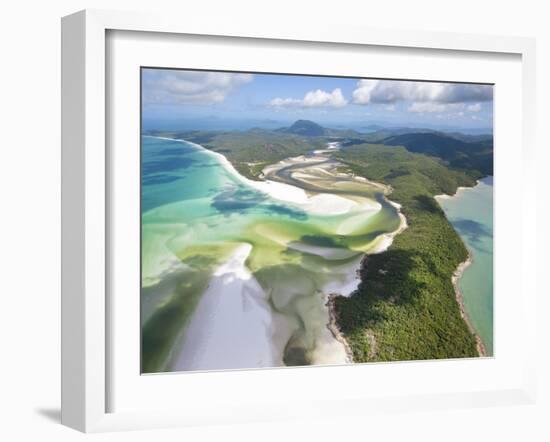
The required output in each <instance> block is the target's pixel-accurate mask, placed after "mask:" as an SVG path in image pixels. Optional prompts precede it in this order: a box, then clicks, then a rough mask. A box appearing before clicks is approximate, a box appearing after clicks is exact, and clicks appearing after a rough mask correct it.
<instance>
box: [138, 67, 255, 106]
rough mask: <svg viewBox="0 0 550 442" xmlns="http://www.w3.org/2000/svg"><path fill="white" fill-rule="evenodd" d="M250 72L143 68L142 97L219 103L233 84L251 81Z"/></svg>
mask: <svg viewBox="0 0 550 442" xmlns="http://www.w3.org/2000/svg"><path fill="white" fill-rule="evenodd" d="M252 78H253V76H252V75H251V74H232V73H226V72H199V71H178V70H166V69H157V70H145V71H144V72H143V100H144V102H145V103H159V104H210V103H219V102H222V101H224V100H225V97H226V96H227V95H228V94H229V93H230V92H231V91H232V90H233V89H235V88H236V87H238V86H240V85H242V84H245V83H248V82H250V81H252Z"/></svg>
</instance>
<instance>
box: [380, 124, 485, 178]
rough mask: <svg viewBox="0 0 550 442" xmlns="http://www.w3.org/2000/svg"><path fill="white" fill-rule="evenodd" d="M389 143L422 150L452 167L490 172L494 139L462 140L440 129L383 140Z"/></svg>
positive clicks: (412, 150)
mask: <svg viewBox="0 0 550 442" xmlns="http://www.w3.org/2000/svg"><path fill="white" fill-rule="evenodd" d="M382 143H383V144H385V145H388V146H405V147H406V148H407V150H409V151H410V152H417V153H424V154H426V155H431V156H435V157H438V158H441V159H442V160H444V161H446V162H447V164H449V165H450V166H451V167H454V168H461V169H464V170H468V171H474V172H476V173H481V174H483V175H492V174H493V141H492V138H491V139H488V140H484V139H482V140H481V141H473V140H472V139H469V140H468V141H464V139H462V140H460V139H458V138H455V137H452V136H448V135H443V134H439V133H409V134H402V135H395V136H391V137H388V138H386V139H384V140H382Z"/></svg>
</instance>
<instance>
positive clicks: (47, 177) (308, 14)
mask: <svg viewBox="0 0 550 442" xmlns="http://www.w3.org/2000/svg"><path fill="white" fill-rule="evenodd" d="M544 3H545V2H542V1H540V2H538V1H535V0H533V1H532V0H523V1H521V2H503V1H492V0H491V1H480V0H460V1H454V2H450V1H447V2H445V1H442V0H434V1H431V0H415V1H407V0H394V1H377V2H367V1H365V0H361V1H351V0H337V1H331V2H322V1H321V0H316V1H302V2H299V1H298V0H293V1H291V0H271V1H267V0H264V1H261V0H256V1H246V0H226V1H214V0H201V1H194V2H185V1H182V0H180V1H173V2H170V1H166V0H154V1H152V0H149V1H146V0H145V1H144V0H133V1H131V0H111V1H106V0H88V1H81V0H71V1H69V0H57V1H55V0H53V1H32V0H20V1H17V2H15V1H12V2H9V3H8V2H5V3H4V4H3V8H2V12H1V15H0V33H1V38H0V45H1V51H0V56H1V59H0V60H1V63H2V66H1V68H0V127H1V128H2V132H1V133H2V136H1V138H0V149H1V151H0V152H1V153H0V198H1V200H0V201H1V206H0V207H1V212H0V223H1V227H0V259H1V262H0V269H1V273H0V274H1V275H2V285H1V286H0V297H1V301H2V303H1V304H0V305H1V309H0V344H1V346H0V360H1V371H0V439H1V440H4V441H19V440H31V441H33V440H40V439H47V440H55V441H74V440H83V439H84V438H85V437H86V436H84V435H82V434H79V433H77V432H74V431H72V430H69V429H66V428H64V427H62V426H60V425H59V423H58V420H59V384H60V383H59V365H60V364H59V357H60V355H59V354H60V346H59V331H60V330H59V323H60V315H59V311H60V293H59V291H60V265H59V261H60V251H59V239H60V235H59V231H60V215H59V205H60V195H59V188H60V99H59V97H60V17H61V16H63V15H66V14H69V13H72V12H74V11H76V10H79V9H83V8H111V9H123V10H124V9H126V10H153V9H154V10H158V11H170V12H172V13H177V14H180V16H181V20H182V22H185V21H191V20H193V16H195V15H197V14H198V15H207V16H208V15H219V16H222V17H225V18H226V19H227V20H271V21H275V22H279V23H280V25H281V26H284V25H285V22H288V21H293V22H298V23H308V22H310V21H316V22H318V23H326V24H327V25H330V23H340V24H346V23H349V24H355V25H358V24H363V25H368V26H373V27H383V28H403V29H425V30H443V31H456V32H475V33H486V34H495V35H498V34H509V35H524V36H535V37H537V39H538V57H539V58H538V81H539V93H538V100H539V101H538V109H539V112H538V126H539V140H540V141H539V149H540V151H541V156H540V161H539V173H538V175H537V176H535V177H532V179H531V181H530V182H529V183H527V185H529V186H533V187H537V188H539V189H541V190H543V191H544V193H543V192H540V198H541V199H542V198H544V197H545V198H546V199H548V197H547V195H548V192H547V191H546V189H545V188H544V186H547V184H546V183H547V180H546V179H545V178H546V176H547V172H545V169H547V163H548V162H547V161H545V160H547V159H548V155H547V153H546V152H545V150H547V149H548V147H549V146H548V143H546V142H545V141H546V139H545V137H544V135H545V134H544V130H545V129H546V128H547V127H548V121H549V117H550V115H549V114H548V112H547V110H546V106H545V104H546V100H548V99H550V94H549V93H548V92H549V87H548V79H550V31H549V29H550V27H549V25H548V22H549V18H550V14H549V12H548V11H546V10H545V9H544ZM513 204H514V202H511V209H512V208H513ZM543 211H544V213H542V212H543ZM548 216H549V214H548V210H547V209H546V208H542V206H541V213H540V219H543V218H544V219H548ZM542 227H543V226H542V223H541V225H539V231H538V232H537V234H538V235H539V236H540V238H541V239H540V251H539V270H540V272H539V273H540V275H541V276H542V275H543V259H546V256H544V254H543V253H542V250H543V248H544V246H543V240H544V245H545V246H547V245H548V241H547V240H548V235H547V233H546V232H543V230H542ZM543 235H544V238H543ZM513 258H514V257H513V256H511V257H510V259H513ZM539 291H540V292H541V296H540V298H541V303H540V306H539V312H540V313H539V328H540V337H539V344H538V345H539V348H540V351H541V353H540V360H539V368H540V373H541V374H542V376H540V382H539V384H540V392H541V393H540V398H539V402H538V404H537V405H534V406H523V407H502V408H492V409H478V410H460V411H438V412H429V413H428V412H422V413H420V412H416V413H410V414H396V415H376V416H369V417H365V418H364V419H362V420H360V421H359V420H347V419H339V420H327V421H324V422H291V423H285V424H278V425H276V424H257V425H250V426H232V427H218V428H209V429H204V428H203V429H187V430H161V431H160V432H158V431H157V432H149V431H147V432H134V433H117V434H103V435H96V436H91V437H93V438H94V440H101V441H126V440H132V441H142V440H143V441H145V440H147V441H149V440H151V439H153V438H155V439H157V438H161V439H162V440H183V439H185V440H191V441H199V440H209V441H218V440H243V441H244V440H258V439H262V440H268V441H271V440H298V439H305V438H307V439H311V440H315V439H317V440H345V439H348V440H351V439H359V440H369V439H370V440H379V439H384V440H394V439H395V440H404V439H405V440H423V441H427V440H437V441H441V440H444V441H454V440H461V441H463V440H477V439H482V438H483V439H486V440H488V439H491V440H498V441H501V440H504V441H507V440H526V441H538V440H550V430H549V428H548V421H549V418H550V387H549V385H550V383H549V381H548V378H549V375H548V374H549V373H550V361H549V345H548V340H547V339H543V336H544V337H547V336H550V333H549V326H548V322H549V321H548V320H546V318H545V317H546V313H545V312H548V310H549V302H548V299H547V298H545V297H544V296H542V293H543V292H544V293H545V294H546V295H548V294H549V293H550V292H549V291H548V285H545V287H543V286H542V284H540V285H539ZM182 400H185V398H182Z"/></svg>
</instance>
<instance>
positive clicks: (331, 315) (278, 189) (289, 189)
mask: <svg viewBox="0 0 550 442" xmlns="http://www.w3.org/2000/svg"><path fill="white" fill-rule="evenodd" d="M145 136H148V137H151V138H157V139H163V140H168V141H176V142H181V143H187V144H190V145H192V146H195V147H197V148H199V149H201V150H203V151H204V152H206V153H207V154H209V155H211V156H214V157H216V158H217V159H218V160H219V162H220V163H221V164H222V165H223V166H224V167H225V168H226V169H227V170H228V171H230V172H231V173H232V175H234V176H235V177H236V178H237V179H239V180H240V181H242V182H244V183H245V184H247V185H249V186H251V187H253V188H255V189H257V190H259V191H262V192H264V193H266V194H268V195H269V196H271V197H272V198H274V199H278V200H280V201H284V202H286V203H291V204H292V203H294V204H298V205H300V206H301V207H302V208H303V209H305V210H306V211H309V212H313V213H323V214H327V215H334V214H343V213H349V212H350V211H352V210H353V209H355V208H356V207H357V205H358V203H355V204H349V202H347V204H343V203H342V202H341V201H340V200H344V201H346V200H345V199H344V198H341V197H338V196H335V195H331V194H328V193H327V194H319V195H316V196H313V197H312V196H310V195H308V194H307V193H306V191H305V190H304V189H302V188H300V187H297V186H292V185H290V184H286V183H279V182H277V181H272V180H269V179H265V178H264V179H263V180H262V181H253V180H250V179H248V178H246V177H244V176H242V175H241V174H240V173H239V172H238V171H237V170H236V169H235V167H234V166H233V164H232V163H231V162H230V161H229V159H227V158H226V157H225V156H224V155H223V154H221V153H218V152H214V151H211V150H209V149H206V148H205V147H203V146H201V145H200V144H197V143H193V142H189V141H186V140H184V139H177V138H168V137H159V136H151V135H145ZM329 149H331V150H333V149H335V147H332V148H330V147H329ZM285 160H292V157H290V158H288V159H285ZM339 175H347V176H351V177H352V178H353V179H354V180H357V181H360V182H364V183H365V184H369V185H371V186H373V187H376V188H377V189H380V191H381V192H382V193H383V194H384V195H383V198H384V200H385V201H386V202H387V203H388V204H390V205H391V206H393V207H394V208H395V209H396V211H397V215H398V217H399V219H400V222H399V226H398V227H397V228H396V229H395V230H394V231H392V232H389V233H384V234H381V235H380V236H379V237H378V238H377V239H376V240H375V243H374V245H373V247H372V249H371V250H369V252H368V253H364V254H363V255H362V257H361V259H360V261H359V266H358V267H357V268H353V269H350V273H352V274H353V279H354V280H355V281H357V284H354V288H353V290H351V287H350V284H349V283H348V284H344V285H342V286H341V287H338V286H337V287H332V288H331V289H329V290H327V292H329V293H328V294H327V293H326V292H325V296H326V300H327V301H326V303H325V304H324V305H325V307H326V308H327V323H326V328H327V329H328V330H329V331H330V333H331V335H332V337H333V338H334V340H335V341H336V342H338V343H339V344H340V345H342V347H343V350H344V352H345V359H344V360H342V363H353V352H352V350H351V347H350V345H349V343H348V342H347V340H346V337H345V336H344V334H343V333H342V331H341V330H340V327H339V325H338V318H337V313H336V309H335V307H334V299H335V298H336V297H338V296H343V297H349V296H352V294H353V293H354V292H355V290H356V289H357V286H358V284H359V283H360V277H359V274H360V271H361V269H362V267H363V265H364V262H365V258H366V257H367V256H368V255H371V254H378V253H382V252H384V251H386V250H387V249H388V248H389V247H390V246H391V244H392V243H393V240H394V238H395V236H396V235H398V234H400V233H401V232H403V231H404V230H405V229H406V228H407V227H408V224H407V220H406V218H405V215H403V213H401V211H400V209H401V205H400V204H398V203H395V202H393V201H391V200H389V199H388V197H387V196H388V195H389V194H390V193H391V192H392V190H393V189H392V188H391V186H387V185H384V184H382V183H378V182H374V181H370V180H367V179H366V178H363V177H360V176H356V175H355V174H344V173H339ZM380 207H381V206H380V204H379V203H375V204H373V205H372V208H373V209H378V210H379V208H380ZM308 209H309V210H308ZM350 276H351V275H350ZM344 290H345V291H346V292H347V293H344ZM349 290H351V292H348V291H349ZM339 291H341V293H339Z"/></svg>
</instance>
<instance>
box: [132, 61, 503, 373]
mask: <svg viewBox="0 0 550 442" xmlns="http://www.w3.org/2000/svg"><path fill="white" fill-rule="evenodd" d="M140 75H141V82H140V83H141V91H140V93H141V110H140V116H141V117H140V118H141V120H140V126H141V139H140V143H141V146H137V147H136V148H140V152H141V153H140V158H141V160H140V168H141V197H140V204H141V213H140V216H141V238H140V241H141V257H140V259H141V272H140V273H141V274H140V277H141V281H140V284H141V293H140V314H141V318H140V324H141V330H140V342H141V373H142V374H151V373H168V372H189V371H211V370H239V369H240V370H246V369H261V368H265V369H273V368H280V367H292V366H320V365H346V364H362V363H374V362H398V361H420V360H438V359H458V358H481V357H492V356H494V349H493V88H494V86H493V84H488V83H461V82H443V81H437V79H433V81H432V80H429V81H428V80H426V79H392V78H360V77H348V76H326V75H315V72H312V73H308V74H307V75H306V74H303V73H299V74H298V73H268V72H230V71H213V70H200V69H196V68H195V67H181V68H165V67H162V66H160V67H156V66H151V67H146V66H142V67H141V72H140ZM136 216H137V214H136Z"/></svg>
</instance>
